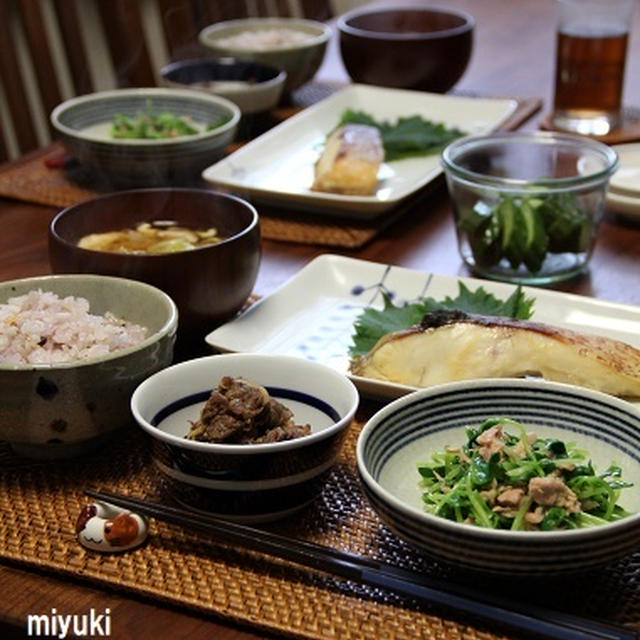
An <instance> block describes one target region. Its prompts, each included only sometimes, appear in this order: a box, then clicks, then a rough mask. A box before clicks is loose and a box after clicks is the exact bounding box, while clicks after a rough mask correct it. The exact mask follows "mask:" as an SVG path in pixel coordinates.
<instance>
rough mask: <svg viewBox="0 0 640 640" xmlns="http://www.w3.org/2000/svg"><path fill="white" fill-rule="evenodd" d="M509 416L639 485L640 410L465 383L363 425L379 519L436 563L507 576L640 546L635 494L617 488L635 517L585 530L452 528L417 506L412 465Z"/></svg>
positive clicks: (363, 462) (361, 444) (414, 398)
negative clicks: (470, 430) (614, 466)
mask: <svg viewBox="0 0 640 640" xmlns="http://www.w3.org/2000/svg"><path fill="white" fill-rule="evenodd" d="M491 416H509V417H511V418H514V419H516V420H518V421H520V422H522V423H523V424H525V425H526V427H527V429H528V430H530V431H534V432H535V433H536V434H537V435H538V436H540V437H551V436H553V437H555V438H558V439H560V440H563V441H565V442H575V443H576V444H577V445H578V446H579V447H580V448H582V449H585V450H586V451H588V452H589V454H590V457H591V459H592V461H593V464H594V466H595V468H596V471H598V470H604V469H606V468H607V467H608V466H609V465H610V464H611V463H612V462H614V461H615V462H616V463H618V464H619V465H620V466H621V467H622V470H623V478H624V479H625V480H627V481H629V482H632V483H633V484H634V486H635V487H640V411H639V410H638V409H637V408H636V407H635V406H633V405H631V404H629V403H627V402H625V401H624V400H620V399H617V398H613V397H612V396H608V395H605V394H602V393H598V392H594V391H589V390H586V389H582V388H578V387H573V386H571V385H564V384H557V383H550V382H545V381H542V380H527V379H525V380H471V381H464V382H456V383H450V384H443V385H439V386H436V387H432V388H429V389H425V390H422V391H417V392H415V393H412V394H409V395H408V396H404V397H403V398H400V399H399V400H396V401H395V402H392V403H391V404H389V405H387V406H386V407H385V408H384V409H382V410H381V411H379V412H378V413H377V414H376V415H375V416H373V418H371V420H369V422H368V423H367V424H366V425H365V427H364V428H363V430H362V433H361V435H360V437H359V440H358V446H357V462H358V471H359V473H360V477H361V480H362V482H363V485H364V489H365V492H366V494H367V496H368V498H369V500H370V501H371V503H372V505H373V507H374V508H375V510H376V511H377V512H378V514H379V516H380V518H381V519H382V520H383V521H384V522H385V523H386V524H387V525H388V526H389V527H390V528H391V529H392V530H393V531H394V532H395V533H397V534H398V535H399V536H400V537H402V538H404V539H405V540H407V541H408V542H410V543H411V544H413V545H414V546H415V547H417V548H418V549H420V550H421V551H423V552H426V553H427V554H429V555H432V556H435V557H437V558H439V559H440V560H445V561H447V562H450V563H453V564H455V565H459V566H465V567H468V568H474V569H478V570H485V571H487V570H488V571H491V572H496V573H504V574H514V573H522V574H547V573H560V572H567V571H577V570H582V569H586V568H590V567H593V566H597V565H601V564H604V563H606V562H608V561H611V560H613V559H615V558H618V557H621V556H623V555H625V554H628V553H630V552H632V551H633V550H634V549H637V548H638V547H640V536H639V534H640V513H638V512H639V511H640V491H638V490H637V488H636V489H634V488H630V489H628V490H627V491H626V492H625V491H623V492H622V496H621V498H620V502H619V503H620V504H621V506H623V507H624V508H626V509H627V510H628V511H631V512H632V513H633V514H634V515H632V516H629V517H627V518H624V519H622V520H619V521H617V522H613V523H608V524H606V525H602V526H596V527H591V528H584V529H573V530H564V531H526V532H523V531H507V530H493V529H486V528H481V527H477V526H473V525H467V524H459V523H456V522H453V521H450V520H447V519H445V518H441V517H438V516H434V515H430V514H428V513H426V512H425V511H424V510H423V507H422V492H421V489H420V487H419V481H420V476H419V474H418V471H417V469H416V465H417V463H418V462H422V461H427V460H428V459H430V457H431V454H432V453H433V452H435V451H438V450H442V449H443V448H444V447H446V446H447V445H453V446H455V445H461V444H463V443H464V442H465V441H466V438H465V426H467V425H473V424H475V425H477V424H479V423H480V422H482V421H483V420H484V419H485V418H487V417H491Z"/></svg>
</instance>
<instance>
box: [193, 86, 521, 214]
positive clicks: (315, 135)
mask: <svg viewBox="0 0 640 640" xmlns="http://www.w3.org/2000/svg"><path fill="white" fill-rule="evenodd" d="M516 107H517V102H516V101H515V100H509V99H491V98H467V97H461V96H448V95H440V94H433V93H424V92H421V91H404V90H399V89H386V88H380V87H371V86H367V85H358V84H354V85H350V86H348V87H346V88H345V89H342V90H340V91H338V92H336V93H335V94H333V95H332V96H330V97H329V98H326V99H325V100H322V101H321V102H318V103H317V104H315V105H313V106H311V107H309V108H308V109H305V110H304V111H302V112H300V113H299V114H297V115H295V116H293V117H291V118H289V119H288V120H286V121H285V122H283V123H281V124H279V125H277V126H276V127H274V128H273V129H271V130H270V131H268V132H267V133H265V134H263V135H261V136H260V137H258V138H256V139H255V140H253V141H252V142H249V143H248V144H246V145H245V146H243V147H241V148H240V149H239V150H238V151H236V152H234V153H232V154H231V155H229V156H228V157H226V158H224V159H223V160H221V161H219V162H217V163H216V164H214V165H212V166H210V167H208V168H207V169H205V170H204V171H203V173H202V176H203V178H204V179H205V180H207V181H208V182H210V183H212V184H214V185H216V186H217V187H221V188H225V189H228V190H230V191H233V192H234V193H237V194H238V195H241V196H244V197H246V198H249V199H255V200H258V201H262V202H266V203H269V204H276V205H280V206H285V207H300V208H301V209H302V210H305V211H314V212H321V213H327V214H340V215H343V216H344V215H349V217H354V218H360V219H367V218H372V217H375V216H377V215H379V214H380V213H383V212H385V211H387V210H389V209H391V208H392V207H393V206H395V205H396V204H398V203H399V202H400V201H402V200H404V199H405V198H406V197H407V196H409V195H411V194H412V193H415V192H416V191H418V190H419V189H420V188H421V187H423V186H425V185H426V184H428V183H429V182H431V181H432V180H433V179H434V178H436V177H437V176H438V175H440V173H441V172H442V169H441V168H440V154H434V155H430V156H422V157H417V158H407V159H405V160H397V161H394V162H388V163H386V162H385V163H383V164H382V166H381V167H380V172H379V186H378V190H377V192H376V193H375V194H374V195H372V196H345V195H339V194H332V193H321V192H317V191H311V188H310V187H311V184H312V182H313V170H314V164H315V162H316V160H317V158H318V156H319V155H320V153H321V151H322V148H323V144H324V141H325V139H326V137H327V135H328V134H329V133H330V132H331V131H332V130H333V129H335V127H336V126H337V125H338V122H339V120H340V117H341V116H342V114H343V112H344V111H345V110H346V109H356V110H362V111H366V112H367V113H369V114H371V115H372V116H373V117H374V118H376V119H377V120H390V121H392V122H395V121H396V120H397V119H398V118H399V117H407V116H412V115H421V116H422V117H424V118H425V119H428V120H432V121H434V122H443V123H445V124H446V125H447V126H452V127H458V128H459V129H461V130H462V131H464V132H465V133H486V132H489V131H492V130H494V129H496V128H498V127H499V126H500V125H501V124H502V123H503V122H504V121H505V120H506V119H507V118H508V117H509V116H510V115H511V114H512V113H513V112H514V111H515V109H516Z"/></svg>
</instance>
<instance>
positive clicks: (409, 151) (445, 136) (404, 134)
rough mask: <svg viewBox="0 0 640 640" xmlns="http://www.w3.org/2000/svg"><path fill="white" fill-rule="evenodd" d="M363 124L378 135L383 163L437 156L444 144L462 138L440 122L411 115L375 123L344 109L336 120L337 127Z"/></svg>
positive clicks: (459, 132)
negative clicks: (392, 120) (338, 121)
mask: <svg viewBox="0 0 640 640" xmlns="http://www.w3.org/2000/svg"><path fill="white" fill-rule="evenodd" d="M344 124H366V125H369V126H372V127H376V128H377V129H378V130H379V131H380V137H381V138H382V146H383V148H384V159H385V160H386V161H387V162H391V161H392V160H401V159H402V158H409V157H413V156H424V155H430V154H433V153H439V152H440V151H441V150H442V149H443V148H444V147H445V146H447V144H449V143H450V142H452V141H453V140H455V139H456V138H459V137H460V136H463V135H464V131H461V130H460V129H456V128H455V127H447V126H445V125H444V124H443V123H441V122H432V121H431V120H425V119H424V118H423V117H422V116H419V115H413V116H409V117H406V118H398V119H397V120H396V122H395V123H393V122H389V121H387V120H382V121H378V120H375V119H374V118H373V117H372V116H371V115H369V114H368V113H365V112H364V111H357V110H354V109H347V110H346V111H345V112H344V113H343V114H342V117H341V118H340V125H344Z"/></svg>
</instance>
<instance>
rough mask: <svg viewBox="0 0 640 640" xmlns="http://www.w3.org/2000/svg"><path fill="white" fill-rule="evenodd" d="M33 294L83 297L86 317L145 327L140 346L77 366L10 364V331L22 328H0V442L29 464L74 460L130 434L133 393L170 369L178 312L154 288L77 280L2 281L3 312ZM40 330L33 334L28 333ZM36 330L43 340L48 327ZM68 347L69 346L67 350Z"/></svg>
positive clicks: (77, 277)
mask: <svg viewBox="0 0 640 640" xmlns="http://www.w3.org/2000/svg"><path fill="white" fill-rule="evenodd" d="M32 291H42V292H51V293H54V294H56V295H57V296H58V298H61V299H64V298H65V297H67V296H73V297H75V298H84V299H85V300H87V301H88V302H89V313H90V314H94V315H98V316H102V315H104V314H106V313H107V312H111V313H112V314H114V315H115V316H116V317H117V318H118V319H120V320H124V321H128V322H131V323H135V324H137V325H142V326H143V327H145V328H146V333H145V335H144V336H143V338H142V340H141V341H139V342H136V343H135V344H131V345H130V346H125V347H123V348H119V349H117V350H114V351H111V352H109V353H105V354H104V355H92V356H90V357H86V358H82V359H80V358H79V357H78V355H77V354H74V355H75V359H71V360H66V361H62V362H48V363H31V362H29V363H26V362H10V361H8V358H9V350H11V351H14V349H13V348H12V345H15V344H16V342H15V339H14V338H13V337H12V335H11V332H12V331H13V329H14V328H15V326H17V324H22V323H17V322H16V321H15V319H11V320H9V321H7V322H5V321H2V322H1V324H0V406H1V407H2V410H1V411H0V440H3V441H5V442H8V443H10V445H11V446H12V448H13V449H14V450H15V451H16V452H17V453H19V454H23V455H26V456H29V457H36V458H47V459H53V458H65V457H72V456H77V455H80V454H82V453H84V452H86V451H89V450H91V449H93V448H96V447H98V446H100V445H101V444H103V443H105V442H106V441H108V440H109V439H111V438H112V437H114V436H115V434H116V432H117V431H118V430H121V429H127V428H130V427H133V425H134V421H133V418H132V416H131V412H130V410H129V401H130V398H131V394H132V393H133V390H134V389H135V388H136V387H137V386H138V384H140V383H141V382H142V381H143V380H144V379H146V378H147V377H148V376H150V375H151V374H153V373H155V372H157V371H159V370H160V369H163V368H164V367H166V366H168V365H169V364H170V363H171V361H172V359H173V347H174V342H175V337H176V329H177V323H178V312H177V309H176V306H175V304H174V302H173V301H172V300H171V298H170V297H169V296H168V295H167V294H165V293H164V292H162V291H160V289H157V288H156V287H152V286H150V285H148V284H145V283H142V282H138V281H135V280H128V279H125V278H116V277H110V276H100V275H80V274H71V275H47V276H37V277H31V278H23V279H20V280H10V281H7V282H2V283H0V305H3V307H4V308H8V307H7V306H6V304H7V301H8V300H9V299H11V298H16V297H21V296H24V295H25V294H28V293H29V292H32ZM5 315H6V314H4V313H2V317H3V318H4V317H5ZM65 322H66V321H65ZM46 324H47V325H48V324H49V323H48V322H47V323H46ZM59 324H62V323H59ZM65 326H69V323H66V324H65ZM37 331H38V327H35V329H34V331H33V332H29V333H33V334H34V335H35V333H37ZM40 331H41V332H42V334H43V335H48V332H47V330H46V327H45V328H43V327H41V328H40ZM76 335H77V334H76ZM85 335H86V332H85ZM50 339H51V338H50ZM40 342H42V339H41V340H40ZM71 342H72V340H71V339H68V340H67V342H66V344H70V343H71ZM56 348H57V347H56ZM134 428H135V427H134Z"/></svg>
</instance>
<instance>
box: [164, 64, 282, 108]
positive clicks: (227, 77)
mask: <svg viewBox="0 0 640 640" xmlns="http://www.w3.org/2000/svg"><path fill="white" fill-rule="evenodd" d="M160 73H161V75H162V78H163V79H164V81H165V83H166V84H167V85H169V86H171V87H174V88H178V89H195V90H198V91H204V92H205V93H212V94H214V95H217V96H221V97H223V98H226V99H227V100H231V102H234V103H235V104H236V105H238V107H239V108H240V111H241V112H242V115H243V116H247V115H251V114H255V113H262V112H264V111H268V110H270V109H273V108H274V107H275V106H276V105H277V104H278V102H279V101H280V96H281V95H282V90H283V88H284V83H285V80H286V77H287V74H286V72H285V71H281V70H280V69H277V68H276V67H272V66H269V65H266V64H260V63H259V62H252V61H248V60H237V59H235V58H218V59H214V58H194V59H191V60H178V61H176V62H172V63H170V64H168V65H166V66H164V67H162V69H161V71H160Z"/></svg>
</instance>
